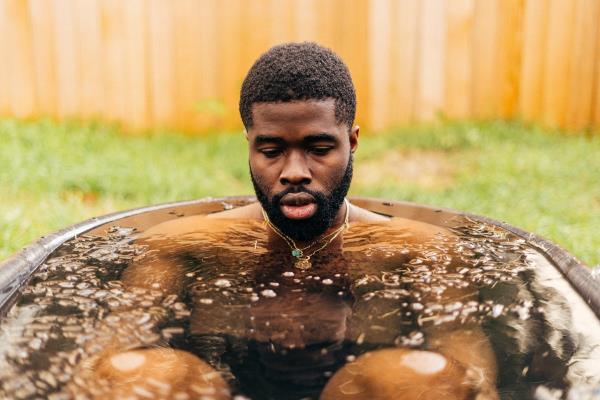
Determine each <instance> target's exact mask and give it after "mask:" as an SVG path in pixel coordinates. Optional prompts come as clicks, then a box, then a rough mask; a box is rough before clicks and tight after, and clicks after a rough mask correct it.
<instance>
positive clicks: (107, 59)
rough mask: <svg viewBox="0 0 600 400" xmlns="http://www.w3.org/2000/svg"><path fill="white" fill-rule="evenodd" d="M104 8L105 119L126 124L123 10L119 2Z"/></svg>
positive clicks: (109, 1)
mask: <svg viewBox="0 0 600 400" xmlns="http://www.w3.org/2000/svg"><path fill="white" fill-rule="evenodd" d="M101 4H102V8H101V12H102V15H101V21H102V34H103V43H104V46H103V54H102V60H103V62H104V63H103V64H104V65H103V69H104V71H105V74H106V75H105V76H106V80H105V86H104V115H105V116H106V118H107V119H108V120H109V121H113V122H117V121H125V120H127V114H126V104H125V103H126V101H127V98H126V95H125V91H126V89H125V88H126V87H127V83H126V72H125V71H126V67H125V59H126V55H125V48H124V44H123V38H124V34H123V25H124V18H123V8H122V7H120V1H118V0H104V1H103V2H102V3H101Z"/></svg>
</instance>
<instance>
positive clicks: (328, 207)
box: [250, 154, 352, 242]
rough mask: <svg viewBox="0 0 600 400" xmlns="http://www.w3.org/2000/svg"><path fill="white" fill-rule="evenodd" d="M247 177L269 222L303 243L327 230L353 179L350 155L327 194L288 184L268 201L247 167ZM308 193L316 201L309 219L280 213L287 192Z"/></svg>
mask: <svg viewBox="0 0 600 400" xmlns="http://www.w3.org/2000/svg"><path fill="white" fill-rule="evenodd" d="M250 177H251V179H252V184H253V185H254V191H255V193H256V198H257V199H258V201H259V202H260V204H261V205H262V208H263V209H264V210H265V212H266V213H267V216H268V217H269V219H270V220H271V223H272V224H273V225H275V226H276V227H277V228H279V230H280V231H281V232H283V233H284V234H285V235H287V236H289V237H291V238H292V239H294V240H298V241H301V242H306V241H309V240H312V239H315V238H317V237H318V236H320V235H322V234H323V233H325V231H327V229H328V228H330V227H331V225H332V224H333V222H334V220H335V217H336V216H337V213H338V212H339V210H340V208H341V206H342V204H343V203H344V198H345V197H346V194H347V193H348V190H349V189H350V182H352V154H350V159H349V160H348V165H347V166H346V170H345V171H344V175H343V176H342V178H341V179H340V180H339V182H336V183H335V184H334V185H333V189H332V190H331V193H330V194H329V195H327V194H325V193H321V192H316V191H314V190H309V189H306V188H305V187H303V186H291V187H289V188H287V189H285V190H284V191H282V192H279V193H277V194H275V195H273V197H272V198H271V199H270V200H269V197H268V195H267V193H268V190H266V188H265V186H264V185H263V184H262V183H261V182H260V180H258V179H256V178H255V177H254V175H253V174H252V169H250ZM300 192H304V193H308V194H310V195H312V196H313V197H314V198H315V200H316V205H317V211H316V212H315V213H314V215H312V216H311V217H310V218H307V219H303V220H291V219H289V218H287V217H286V216H285V215H283V213H282V212H281V208H280V201H281V199H282V198H283V196H285V195H286V194H288V193H300Z"/></svg>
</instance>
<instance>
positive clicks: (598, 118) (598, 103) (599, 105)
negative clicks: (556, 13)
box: [591, 24, 600, 134]
mask: <svg viewBox="0 0 600 400" xmlns="http://www.w3.org/2000/svg"><path fill="white" fill-rule="evenodd" d="M597 25H598V26H596V33H595V35H596V60H595V64H596V65H595V68H594V85H593V88H594V90H593V93H592V118H591V125H592V131H594V132H595V133H596V134H600V24H597Z"/></svg>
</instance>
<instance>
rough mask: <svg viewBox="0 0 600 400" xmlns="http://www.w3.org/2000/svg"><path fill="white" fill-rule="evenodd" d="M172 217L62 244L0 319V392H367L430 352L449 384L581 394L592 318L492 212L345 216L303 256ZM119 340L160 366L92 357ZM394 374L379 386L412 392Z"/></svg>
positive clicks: (245, 228)
mask: <svg viewBox="0 0 600 400" xmlns="http://www.w3.org/2000/svg"><path fill="white" fill-rule="evenodd" d="M182 215H183V214H180V213H179V214H177V217H181V216H182ZM178 221H180V225H179V228H177V229H176V230H174V231H171V233H167V234H160V235H158V234H157V235H149V236H148V235H147V234H146V235H145V236H144V237H145V238H144V239H139V237H140V234H142V233H143V229H140V230H136V229H135V228H132V227H131V226H134V225H135V224H129V223H126V222H127V221H120V222H119V224H117V225H113V226H110V227H107V226H105V227H102V228H101V229H96V230H94V231H92V232H90V233H89V234H88V235H83V236H80V237H78V238H76V239H74V240H71V241H69V242H68V243H66V244H64V245H63V246H61V247H60V248H59V249H58V250H57V251H56V252H55V253H54V254H53V256H52V257H51V258H49V259H48V260H47V261H46V262H45V263H44V264H43V265H42V266H41V267H40V268H39V270H38V271H37V272H36V273H35V274H34V276H33V278H32V279H31V281H30V282H29V284H28V285H27V286H26V287H25V288H24V289H23V293H22V296H21V297H20V298H19V300H18V302H17V304H16V305H15V306H14V307H13V308H12V309H11V310H10V312H9V314H8V315H7V316H6V318H5V319H4V321H3V322H2V326H1V331H0V382H1V383H0V397H1V398H16V399H30V398H31V399H33V398H49V399H69V398H111V397H117V396H118V395H122V396H124V397H125V396H126V395H127V396H129V397H130V398H140V399H144V398H179V399H186V398H190V399H191V398H227V397H226V396H225V395H224V393H225V392H224V391H223V390H225V388H228V390H230V391H231V396H237V397H236V398H237V399H248V398H251V399H271V398H272V399H301V398H307V399H310V398H319V395H320V394H321V392H322V391H323V387H325V385H327V384H328V382H330V384H331V385H330V386H331V387H334V386H335V385H334V384H337V383H338V381H339V385H338V386H337V389H335V390H334V389H331V388H330V389H329V390H330V391H329V392H328V393H326V394H325V395H324V396H330V397H328V398H348V399H350V398H373V396H372V395H369V393H368V388H367V389H366V386H364V385H363V386H361V383H360V382H363V381H365V380H368V379H371V378H369V377H371V375H373V373H374V371H375V372H376V375H377V376H375V378H374V379H379V381H377V382H379V384H380V385H382V386H381V387H380V388H379V389H378V391H377V392H378V393H379V392H380V389H381V390H384V389H385V388H384V387H383V386H385V385H387V386H386V388H387V389H385V390H388V391H389V390H391V391H394V390H400V389H397V388H395V387H394V384H397V381H399V378H398V377H397V376H394V374H393V372H394V370H393V368H392V369H391V370H389V369H388V367H386V365H387V364H386V363H389V362H390V361H389V360H390V359H391V360H396V359H403V360H404V359H406V360H412V359H411V357H413V356H414V354H417V355H419V354H420V355H421V356H423V355H425V356H427V357H429V358H426V363H427V366H425V367H422V368H425V369H422V371H421V372H423V371H426V370H427V368H430V369H431V368H433V370H435V365H436V363H441V364H440V365H442V366H445V367H443V368H445V369H444V370H443V374H444V376H443V377H442V378H443V379H446V380H447V381H449V382H452V379H454V380H455V381H456V382H470V383H469V385H467V386H468V388H467V389H464V387H463V389H461V390H463V392H464V391H465V390H466V392H464V393H463V394H460V393H459V394H457V396H458V397H455V398H460V396H463V397H464V398H468V396H471V394H472V392H476V391H479V392H481V393H483V394H482V397H481V398H495V394H494V393H497V394H498V396H499V397H500V398H503V399H529V398H531V399H533V398H537V399H550V398H551V399H556V398H577V399H586V398H590V399H591V398H595V397H594V396H595V395H596V394H597V392H594V390H595V389H594V387H595V385H597V384H598V380H599V379H600V373H599V372H598V367H597V366H596V365H600V363H599V361H600V360H599V358H598V349H597V347H598V344H600V340H599V338H598V334H599V332H600V330H598V327H599V326H598V320H597V319H596V317H595V316H594V315H593V314H592V313H591V311H590V310H589V309H588V308H587V307H586V306H585V304H583V303H582V302H581V300H580V299H579V298H578V296H577V295H576V294H575V293H574V292H573V291H572V289H570V287H569V285H568V283H566V281H564V279H563V278H562V277H561V276H560V274H558V273H557V272H556V270H555V269H554V268H553V266H552V265H550V264H549V263H548V261H547V260H546V259H545V258H543V257H542V256H541V255H540V254H539V253H538V252H537V251H536V250H535V249H534V248H532V247H531V246H530V245H529V244H528V243H527V242H526V241H525V240H523V239H521V238H519V237H517V236H515V235H513V234H511V233H509V232H507V231H505V230H503V229H501V228H498V227H495V226H492V225H488V224H484V223H481V222H477V221H473V220H469V219H467V218H464V217H455V218H454V219H453V221H451V223H449V224H447V225H448V226H450V228H449V230H448V231H444V230H440V229H434V228H433V227H432V226H429V227H428V226H427V225H426V224H424V225H417V228H419V229H417V230H415V227H411V228H406V224H407V223H409V224H410V223H411V222H410V221H408V222H407V221H405V220H401V219H395V220H393V221H392V222H389V223H370V224H368V223H356V224H352V226H351V228H350V229H349V230H348V231H347V232H346V233H345V234H344V235H343V239H341V240H338V241H335V242H333V243H332V245H331V246H329V247H328V248H327V249H325V250H323V251H321V252H319V253H317V254H316V255H315V256H314V257H313V260H312V261H313V267H312V268H311V269H309V270H306V271H302V270H298V269H295V268H294V267H293V260H292V258H291V256H290V255H289V249H287V248H285V247H282V246H278V245H273V244H272V243H271V244H270V242H269V240H271V239H269V236H268V235H267V230H266V229H265V226H264V224H262V223H261V222H258V221H245V222H243V221H242V222H240V221H237V222H233V221H216V220H208V221H207V220H204V222H202V220H201V219H197V218H196V219H194V217H192V218H187V219H186V218H183V219H179V220H178ZM200 223H204V224H210V226H205V227H204V228H203V229H199V226H200V225H199V224H200ZM436 230H437V231H439V232H437V233H436V232H435V231H436ZM415 232H417V233H415ZM136 238H137V239H136ZM164 349H177V350H178V351H170V350H164ZM386 349H387V350H386ZM390 349H392V350H395V352H394V351H390ZM411 349H413V350H428V351H429V352H428V353H420V352H411V351H410V350H411ZM136 350H137V351H138V352H137V353H136V352H135V351H136ZM127 351H133V352H132V353H126V354H129V355H131V357H129V358H127V357H125V358H124V360H125V361H126V362H129V363H135V362H137V361H136V360H137V358H135V357H138V358H139V354H145V356H144V357H146V358H144V357H142V358H140V360H141V361H140V362H143V361H144V360H152V359H154V360H155V363H160V365H162V366H163V368H162V369H160V368H159V369H158V370H157V371H155V372H148V373H147V374H146V375H143V374H142V375H141V378H140V376H138V378H137V380H136V381H135V382H134V383H131V381H126V380H124V379H125V378H123V376H125V375H127V374H123V375H122V376H121V375H119V377H118V378H114V376H113V375H111V374H113V373H114V368H113V369H112V370H111V369H110V365H109V364H107V361H106V360H109V359H110V360H112V358H111V357H113V356H114V355H116V354H123V353H124V352H127ZM139 351H141V352H139ZM439 354H443V355H444V356H443V357H439V356H438V355H439ZM192 355H193V356H192ZM372 355H375V356H373V357H371V356H372ZM153 357H154V358H153ZM178 357H179V358H178ZM182 357H183V358H182ZM436 357H438V358H436ZM413 358H414V357H413ZM171 359H174V360H176V361H177V362H174V363H173V365H174V366H173V369H172V370H168V368H166V367H165V365H167V363H168V362H171V361H169V360H171ZM199 359H200V360H204V361H205V362H206V363H208V364H205V363H203V362H199V361H198V360H199ZM115 360H116V359H115ZM490 360H491V361H490ZM407 362H408V361H407ZM411 362H413V364H414V365H418V364H419V362H418V360H416V361H414V360H413V361H411ZM107 365H108V367H107ZM169 365H170V364H169ZM181 365H184V366H187V367H186V368H182V367H181ZM178 366H179V367H178ZM132 368H133V367H132ZM440 368H442V367H440ZM155 369H156V368H155ZM192 369H193V370H194V371H201V372H197V373H196V372H194V373H190V372H189V371H191V370H192ZM405 369H406V368H405ZM166 370H168V371H167V372H165V371H166ZM380 370H381V371H380ZM388 370H389V371H391V372H389V373H388V375H390V376H391V378H390V379H388V381H386V379H387V378H386V376H387V375H386V371H388ZM406 370H407V371H408V372H411V371H412V372H414V369H413V370H408V369H406ZM107 371H108V372H107ZM110 371H113V372H110ZM213 371H218V372H219V374H213ZM402 371H404V370H402ZM494 371H495V372H494ZM117 372H118V371H117ZM403 373H404V372H403ZM117 375H118V374H117ZM417 375H418V374H417ZM407 376H408V375H407ZM419 376H421V375H419ZM440 376H441V375H440ZM110 377H112V378H110ZM482 377H483V378H482ZM109 378H110V379H109ZM442 378H440V379H442ZM115 379H116V380H115ZM203 379H204V381H206V379H212V381H211V382H213V386H212V388H213V389H214V390H213V389H211V388H208V389H207V387H206V386H204V387H203V386H202V385H200V384H196V383H195V382H201V381H202V382H204V381H203ZM361 379H362V380H361ZM415 379H416V378H415ZM419 379H420V378H419ZM436 379H437V381H435V382H441V380H440V379H438V378H436ZM443 379H442V380H443ZM485 379H488V380H491V382H492V386H493V387H491V388H486V387H485V384H482V381H485ZM115 382H120V384H116V383H115ZM214 382H216V383H214ZM393 382H396V383H393ZM412 382H413V383H414V382H416V381H415V380H413V381H412ZM415 384H416V383H415ZM119 385H122V386H119ZM440 385H441V384H440ZM367 386H368V385H367ZM450 386H451V385H450ZM459 386H460V385H459ZM462 386H464V385H462ZM211 390H212V391H211ZM403 390H404V392H400V391H399V392H398V393H395V392H394V393H395V394H394V395H393V397H392V398H412V397H411V395H410V390H408V389H403ZM448 390H449V391H451V390H453V389H448ZM331 393H333V395H331ZM403 393H404V394H403ZM448 393H450V392H448ZM461 393H462V392H461ZM469 393H471V394H469ZM569 393H570V394H569ZM594 393H596V394H594ZM342 395H343V396H342ZM219 396H221V397H219ZM331 396H333V397H331ZM335 396H338V397H335ZM340 396H342V397H340ZM344 396H346V397H344ZM352 396H358V397H352ZM402 396H404V397H402ZM586 396H587V397H586ZM447 397H450V398H452V397H451V396H447ZM431 398H436V397H431Z"/></svg>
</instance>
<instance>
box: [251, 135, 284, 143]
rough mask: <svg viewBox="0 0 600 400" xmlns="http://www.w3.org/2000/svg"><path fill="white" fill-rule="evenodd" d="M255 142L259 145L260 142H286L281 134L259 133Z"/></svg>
mask: <svg viewBox="0 0 600 400" xmlns="http://www.w3.org/2000/svg"><path fill="white" fill-rule="evenodd" d="M254 143H255V144H257V145H260V144H267V143H273V144H284V143H285V140H283V139H282V138H280V137H279V136H271V135H258V136H256V138H255V139H254Z"/></svg>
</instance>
